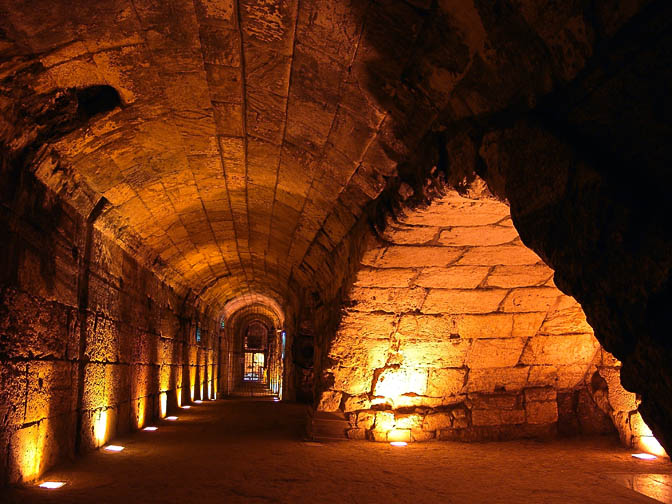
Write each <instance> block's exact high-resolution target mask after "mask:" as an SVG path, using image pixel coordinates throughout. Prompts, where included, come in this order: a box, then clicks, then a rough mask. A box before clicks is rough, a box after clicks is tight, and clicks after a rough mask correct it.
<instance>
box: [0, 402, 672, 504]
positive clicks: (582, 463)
mask: <svg viewBox="0 0 672 504" xmlns="http://www.w3.org/2000/svg"><path fill="white" fill-rule="evenodd" d="M179 415H180V417H179V420H178V421H177V422H168V421H160V422H158V423H157V425H158V427H159V430H158V431H156V432H137V433H134V434H133V435H130V436H128V437H126V438H121V439H116V440H114V443H115V444H120V445H123V446H125V450H124V451H123V452H120V453H108V452H105V451H98V452H94V453H91V454H89V455H87V456H85V457H82V458H79V459H78V460H77V461H75V462H74V463H72V464H67V465H62V466H59V467H57V468H55V470H53V471H52V472H50V473H49V474H47V475H46V476H45V477H44V478H43V480H42V481H45V480H61V481H66V482H67V485H66V486H64V487H63V488H61V489H59V490H44V489H41V488H37V487H36V486H25V487H16V488H13V489H11V490H9V491H8V492H5V494H4V495H0V502H3V503H32V502H59V503H87V504H88V503H92V502H93V503H106V502H115V503H116V502H123V503H127V504H131V503H136V502H138V503H158V502H161V503H181V504H187V503H192V502H216V503H219V502H222V503H257V502H259V503H262V502H263V503H268V502H282V503H297V502H299V503H301V502H310V503H316V504H317V503H320V504H321V503H331V502H334V503H338V504H344V503H357V504H362V503H378V502H384V503H405V502H408V503H411V502H412V503H425V502H427V503H434V502H440V503H507V504H511V503H563V504H565V503H605V504H607V503H608V504H618V503H646V502H649V503H651V502H656V500H652V499H650V498H649V497H645V496H644V495H642V494H641V493H638V492H635V491H633V490H631V489H630V488H628V486H629V487H635V488H638V489H639V490H642V491H646V492H649V494H650V495H657V500H658V501H660V502H672V486H669V481H670V479H671V475H672V463H670V462H669V461H668V460H661V459H658V460H654V461H640V460H636V459H633V458H632V457H631V453H630V451H627V450H625V449H623V448H622V447H620V446H619V445H618V444H617V442H616V441H614V440H611V439H589V440H586V439H583V440H561V441H554V442H550V443H548V442H546V443H540V442H534V441H517V442H503V443H475V444H462V443H449V442H429V443H421V444H420V443H418V444H414V445H409V446H407V447H404V448H395V447H392V446H390V445H388V444H377V443H372V442H366V441H346V442H335V443H328V444H321V443H313V442H306V441H305V440H304V439H303V424H304V421H305V406H302V405H297V404H291V403H275V402H272V401H269V400H259V401H251V400H221V401H214V402H207V403H203V404H201V405H195V406H194V407H192V408H191V409H190V410H181V411H180V413H179ZM651 492H653V493H651Z"/></svg>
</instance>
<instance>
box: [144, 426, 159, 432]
mask: <svg viewBox="0 0 672 504" xmlns="http://www.w3.org/2000/svg"><path fill="white" fill-rule="evenodd" d="M142 430H144V431H149V432H152V431H155V430H158V427H145V428H144V429H142Z"/></svg>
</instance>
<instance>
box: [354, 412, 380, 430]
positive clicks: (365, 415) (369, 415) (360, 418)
mask: <svg viewBox="0 0 672 504" xmlns="http://www.w3.org/2000/svg"><path fill="white" fill-rule="evenodd" d="M375 421H376V413H375V412H374V411H360V412H359V413H357V427H359V428H360V429H367V430H368V429H370V428H371V427H373V424H374V423H375Z"/></svg>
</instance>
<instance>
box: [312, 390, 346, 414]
mask: <svg viewBox="0 0 672 504" xmlns="http://www.w3.org/2000/svg"><path fill="white" fill-rule="evenodd" d="M342 398H343V393H342V392H338V391H335V390H326V391H324V392H322V395H321V396H320V402H319V403H318V404H317V411H338V410H339V409H340V407H341V399H342Z"/></svg>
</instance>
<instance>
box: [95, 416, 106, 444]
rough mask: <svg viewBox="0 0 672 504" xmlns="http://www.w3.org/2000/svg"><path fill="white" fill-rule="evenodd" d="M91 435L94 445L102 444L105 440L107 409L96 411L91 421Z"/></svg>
mask: <svg viewBox="0 0 672 504" xmlns="http://www.w3.org/2000/svg"><path fill="white" fill-rule="evenodd" d="M93 436H94V439H95V442H96V446H102V445H103V444H105V441H107V410H104V411H102V410H101V411H99V412H98V413H96V418H95V420H94V423H93Z"/></svg>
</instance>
